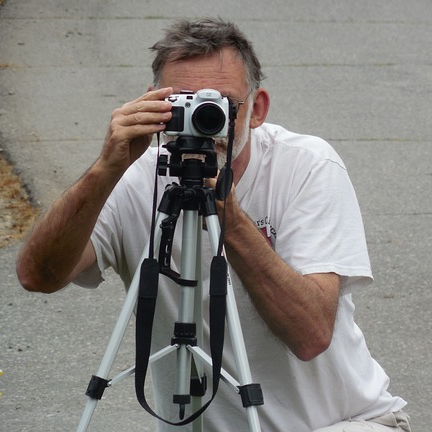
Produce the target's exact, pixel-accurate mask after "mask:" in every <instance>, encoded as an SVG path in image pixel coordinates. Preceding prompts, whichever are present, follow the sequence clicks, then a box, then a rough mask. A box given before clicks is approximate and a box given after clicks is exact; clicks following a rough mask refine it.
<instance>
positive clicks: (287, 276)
mask: <svg viewBox="0 0 432 432" xmlns="http://www.w3.org/2000/svg"><path fill="white" fill-rule="evenodd" d="M225 247H226V251H227V255H228V260H229V262H230V264H231V265H232V266H233V268H234V270H235V271H236V272H237V274H238V275H239V277H240V279H241V280H242V282H243V284H244V286H245V288H246V290H247V291H248V293H249V295H250V297H251V299H252V301H253V303H254V304H255V306H256V308H257V310H258V312H259V313H260V315H261V316H262V318H263V319H264V321H265V322H266V323H267V325H268V326H269V328H270V329H271V330H272V331H273V333H274V334H275V335H276V336H278V337H279V338H280V339H281V340H282V341H283V342H284V343H285V344H286V345H287V346H288V347H289V348H290V349H291V351H292V352H293V353H294V354H295V355H296V356H298V357H299V358H300V359H303V360H309V359H311V358H313V357H315V356H316V355H318V354H319V353H321V352H322V351H324V350H325V349H326V348H327V347H328V345H329V343H330V341H331V337H332V332H333V325H334V320H335V315H336V310H337V303H338V290H339V278H338V276H337V275H333V274H329V275H314V276H310V277H308V276H302V275H300V274H299V273H297V272H296V271H294V270H293V269H292V268H291V267H290V266H288V265H287V264H286V263H285V262H284V261H283V260H282V259H281V258H280V257H279V256H278V255H277V254H276V253H275V252H274V251H273V249H272V248H271V247H270V246H269V244H268V243H267V241H266V239H264V237H263V236H262V234H261V233H260V232H259V231H258V229H257V228H256V227H255V226H254V224H253V222H252V221H251V220H250V219H249V218H248V217H247V216H246V215H245V214H244V213H243V212H242V213H241V214H240V216H239V214H238V215H237V223H236V224H235V228H234V229H229V230H227V235H226V240H225Z"/></svg>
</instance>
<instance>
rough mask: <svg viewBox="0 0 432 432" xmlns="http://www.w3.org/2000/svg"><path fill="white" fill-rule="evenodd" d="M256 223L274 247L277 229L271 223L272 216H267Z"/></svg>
mask: <svg viewBox="0 0 432 432" xmlns="http://www.w3.org/2000/svg"><path fill="white" fill-rule="evenodd" d="M255 225H256V226H257V228H258V229H259V230H260V231H261V233H262V235H263V236H264V238H265V239H266V240H267V242H268V244H269V245H270V246H271V247H272V248H273V249H274V247H275V243H276V230H275V229H274V228H273V227H272V226H271V224H270V218H269V217H268V216H265V217H263V218H261V219H258V220H256V221H255Z"/></svg>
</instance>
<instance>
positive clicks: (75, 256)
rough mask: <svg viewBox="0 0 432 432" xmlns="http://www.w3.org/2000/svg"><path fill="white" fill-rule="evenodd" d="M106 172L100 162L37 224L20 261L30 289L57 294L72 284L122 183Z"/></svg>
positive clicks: (22, 279)
mask: <svg viewBox="0 0 432 432" xmlns="http://www.w3.org/2000/svg"><path fill="white" fill-rule="evenodd" d="M102 171H103V168H102V166H101V163H100V160H98V161H97V162H96V163H95V164H94V165H93V166H92V167H91V168H90V169H89V170H88V171H87V173H86V174H85V175H84V176H83V177H81V178H80V179H79V180H78V182H77V183H75V184H74V185H73V186H72V187H71V188H70V189H69V190H67V191H66V192H65V193H64V194H63V195H62V196H61V197H60V198H59V199H58V200H57V201H56V202H55V203H54V204H53V206H52V207H51V209H50V210H49V211H48V212H47V213H46V214H45V216H44V217H42V218H41V220H40V221H39V222H38V223H37V224H36V225H35V227H34V229H33V231H32V233H31V234H30V236H29V238H28V240H27V241H26V243H25V245H24V246H23V248H22V250H21V253H20V254H19V257H18V262H17V274H18V277H19V279H20V282H21V284H22V285H23V286H24V287H25V288H26V289H28V290H30V291H42V292H54V291H57V290H59V289H61V288H63V287H64V286H65V285H67V284H68V283H69V282H70V281H71V277H72V276H73V272H74V269H75V268H76V266H77V265H78V263H79V262H80V260H81V259H82V257H83V253H84V251H85V248H86V246H87V244H88V241H89V238H90V235H91V233H92V230H93V228H94V225H95V223H96V220H97V217H98V215H99V213H100V211H101V209H102V207H103V205H104V203H105V201H106V199H107V197H108V195H109V194H110V192H111V190H112V189H113V187H114V185H115V183H116V182H117V180H118V178H116V177H112V178H109V177H108V176H107V175H106V173H104V172H102Z"/></svg>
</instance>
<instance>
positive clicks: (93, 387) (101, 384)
mask: <svg viewBox="0 0 432 432" xmlns="http://www.w3.org/2000/svg"><path fill="white" fill-rule="evenodd" d="M108 383H109V380H106V379H104V378H100V377H98V376H96V375H93V376H92V377H91V379H90V382H89V385H88V387H87V391H86V396H89V397H91V398H92V399H98V400H101V399H102V395H103V393H104V391H105V389H106V388H107V387H108Z"/></svg>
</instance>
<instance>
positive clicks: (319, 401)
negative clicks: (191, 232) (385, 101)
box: [17, 19, 410, 432]
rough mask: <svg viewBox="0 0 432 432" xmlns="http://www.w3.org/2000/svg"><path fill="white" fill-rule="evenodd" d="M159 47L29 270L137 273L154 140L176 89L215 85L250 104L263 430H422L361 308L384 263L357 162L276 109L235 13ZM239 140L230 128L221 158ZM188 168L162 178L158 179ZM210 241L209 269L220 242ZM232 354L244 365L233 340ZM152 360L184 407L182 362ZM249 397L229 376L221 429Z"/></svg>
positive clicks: (214, 422)
mask: <svg viewBox="0 0 432 432" xmlns="http://www.w3.org/2000/svg"><path fill="white" fill-rule="evenodd" d="M152 50H153V51H154V53H155V60H154V62H153V73H154V85H153V86H152V87H151V88H150V89H149V91H148V92H147V93H145V94H144V95H143V96H141V97H139V98H138V99H136V100H134V101H131V102H128V103H126V104H124V105H123V106H122V107H120V108H118V109H116V110H115V111H114V112H113V114H112V117H111V123H110V126H109V129H108V133H107V136H106V140H105V144H104V147H103V150H102V153H101V155H100V157H99V158H98V159H97V161H96V162H95V163H94V164H93V166H91V167H90V169H89V170H88V171H87V172H86V173H85V174H84V175H83V176H82V177H81V178H80V179H79V180H78V182H77V183H76V184H75V185H74V186H72V187H71V188H70V189H69V190H68V191H66V192H65V193H64V194H63V196H62V197H60V198H59V199H58V200H57V201H56V202H55V203H54V205H53V206H52V208H51V209H50V210H49V211H48V213H47V214H46V215H45V216H44V218H42V220H41V221H40V222H39V223H38V224H37V226H36V227H35V229H34V231H33V233H32V234H31V235H30V237H29V239H28V240H27V242H26V244H25V245H24V247H23V249H22V251H21V253H20V256H19V259H18V264H17V272H18V276H19V278H20V281H21V283H22V285H23V286H24V287H25V288H26V289H28V290H31V291H43V292H54V291H57V290H59V289H61V288H63V287H65V286H66V285H67V284H69V283H70V282H75V283H77V284H79V285H82V286H87V287H96V286H97V285H99V284H100V283H101V282H102V281H103V279H104V272H105V270H106V269H107V268H108V267H112V268H114V270H115V271H116V272H117V273H118V274H119V275H120V277H121V278H122V280H123V282H124V284H125V286H126V288H127V287H128V286H129V285H130V283H131V280H132V277H133V275H134V272H135V269H136V267H137V265H138V264H139V261H140V257H141V254H142V251H143V249H144V247H145V245H146V243H147V242H148V240H149V236H150V224H151V211H152V209H151V207H152V205H151V204H152V200H153V191H154V187H155V184H154V182H155V179H154V171H155V164H156V158H157V156H156V150H155V149H154V148H152V147H149V146H150V143H151V141H152V137H153V135H154V134H157V133H163V132H164V130H165V127H166V123H167V122H169V121H170V120H171V118H172V102H170V101H169V100H167V98H168V97H169V96H171V95H172V94H178V93H180V92H181V91H184V90H190V91H192V92H197V91H199V90H201V89H215V90H217V91H219V92H220V93H221V95H223V96H227V97H228V98H229V99H230V100H231V101H232V103H233V104H234V105H235V106H236V107H237V109H238V115H237V120H236V125H235V142H234V151H233V158H234V159H233V162H232V168H233V174H234V185H235V186H234V187H233V188H232V191H231V194H230V195H229V197H228V199H227V203H226V206H227V207H226V233H225V247H226V252H227V257H228V261H229V264H230V266H231V268H232V270H233V272H232V276H233V285H234V288H235V291H236V298H237V306H238V310H239V315H240V319H241V322H242V325H243V330H244V337H245V342H246V346H247V349H248V355H249V361H250V365H251V370H252V374H253V377H254V380H255V381H256V382H259V383H261V385H262V388H263V392H264V397H265V405H263V406H261V407H259V409H258V411H259V416H260V421H261V425H262V428H263V431H275V432H279V431H280V432H282V431H288V430H290V431H295V432H310V431H315V430H320V431H328V432H330V431H339V432H342V431H361V430H364V427H365V426H364V423H367V424H368V425H369V428H370V430H374V431H409V430H410V429H409V425H408V422H407V416H406V415H405V414H404V413H403V412H402V411H401V409H402V408H403V407H404V406H405V404H406V403H405V401H404V400H403V399H401V398H399V397H393V396H391V395H390V394H389V393H388V392H387V387H388V377H387V376H386V374H385V372H384V371H383V369H382V368H381V367H380V366H379V365H378V364H377V363H376V362H375V361H374V360H373V359H372V358H371V356H370V353H369V351H368V350H367V347H366V344H365V341H364V337H363V335H362V333H361V331H360V330H359V328H358V327H357V326H356V324H355V323H354V319H353V311H354V306H353V303H352V299H351V292H353V291H354V290H357V289H361V288H362V287H364V286H365V285H366V284H368V283H370V282H371V280H372V275H371V270H370V264H369V258H368V253H367V247H366V241H365V236H364V231H363V224H362V220H361V215H360V210H359V208H358V204H357V200H356V197H355V193H354V190H353V188H352V185H351V182H350V180H349V177H348V175H347V172H346V168H345V166H344V164H343V162H342V161H341V160H340V158H339V157H338V155H337V154H336V153H335V152H334V150H333V149H332V148H331V147H330V146H329V145H328V144H327V143H326V142H324V141H323V140H321V139H319V138H316V137H311V136H306V135H298V134H294V133H291V132H288V131H287V130H285V129H283V128H282V127H279V126H275V125H270V124H268V123H265V119H266V116H267V112H268V109H269V104H270V99H269V95H268V93H267V91H266V90H265V89H263V88H262V87H260V82H261V80H262V78H263V77H262V72H261V67H260V64H259V61H258V59H257V58H256V56H255V53H254V50H253V48H252V46H251V44H250V42H249V41H248V40H247V39H246V38H245V37H244V35H243V34H242V33H241V32H240V31H239V30H238V29H237V27H236V26H234V25H233V24H231V23H227V22H224V21H222V20H210V19H209V20H201V21H197V22H187V21H181V22H178V23H176V24H174V25H173V26H172V27H171V28H170V29H169V30H167V33H166V36H165V38H164V39H163V40H161V41H160V42H158V43H156V44H155V45H154V46H153V47H152ZM226 141H227V140H226V139H223V138H221V139H219V138H218V139H217V140H216V149H217V153H218V160H219V162H220V166H222V165H223V164H224V162H225V158H226ZM176 180H177V179H175V178H172V177H158V178H157V182H158V191H159V192H160V193H162V192H163V190H164V188H165V186H166V185H167V184H170V183H172V182H173V181H176ZM215 184H216V180H215V179H208V180H207V185H209V186H212V187H215ZM159 198H160V196H159ZM218 206H219V210H221V209H222V207H223V202H221V201H218ZM220 213H221V212H220ZM179 237H180V236H177V237H176V239H175V241H174V246H173V254H172V255H173V260H174V263H175V265H177V267H179V266H180V264H179V262H180V255H181V244H180V240H179V239H178V238H179ZM202 255H203V257H202V261H203V269H206V268H207V267H208V266H209V263H210V258H211V253H210V250H209V246H208V245H206V244H205V245H204V246H203V252H202ZM203 280H204V282H206V281H207V280H208V271H207V274H204V275H203ZM160 284H161V286H160V298H159V300H158V306H157V311H156V316H155V324H154V332H153V338H154V341H155V345H156V346H160V347H162V346H164V345H165V344H166V343H167V341H169V340H170V338H171V336H172V327H171V325H167V323H172V322H174V321H175V320H176V319H177V316H176V313H177V305H178V292H177V290H176V289H175V288H174V284H173V283H172V282H171V281H169V280H166V278H160ZM204 327H205V329H206V330H205V331H206V333H205V338H206V340H207V339H208V328H207V326H204ZM223 366H224V368H225V369H227V370H228V371H231V370H234V369H235V365H234V360H233V356H232V352H231V349H230V347H229V346H227V347H226V348H225V351H224V365H223ZM152 372H153V377H154V382H155V389H154V391H155V400H156V403H157V407H158V412H160V413H161V414H162V416H169V415H170V409H171V408H172V407H169V406H166V405H167V404H166V401H169V397H170V396H169V395H170V394H171V393H170V391H169V386H170V383H171V381H172V380H173V374H174V372H173V371H172V367H171V368H168V367H167V365H166V364H165V365H164V364H156V365H154V367H153V368H152ZM238 399H239V398H238V396H237V395H235V394H232V392H231V390H230V389H226V388H225V387H224V386H221V387H220V389H219V393H218V396H217V398H216V399H215V401H214V402H213V404H212V405H211V408H210V409H209V410H208V411H207V412H206V417H205V430H206V431H214V432H216V431H218V432H220V431H228V430H236V431H245V430H247V422H246V418H245V416H244V412H243V408H242V406H241V402H240V401H239V400H238ZM168 405H169V403H168ZM159 427H160V429H159V430H161V431H167V430H176V429H175V428H173V429H171V428H170V427H168V426H166V425H162V424H161V425H159ZM321 428H322V429H321ZM368 430H369V429H368Z"/></svg>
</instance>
